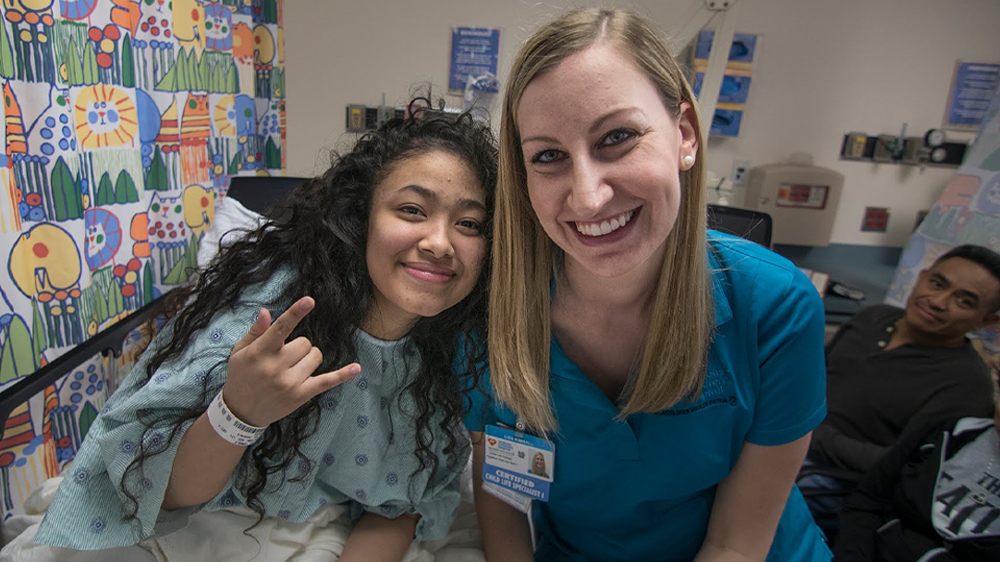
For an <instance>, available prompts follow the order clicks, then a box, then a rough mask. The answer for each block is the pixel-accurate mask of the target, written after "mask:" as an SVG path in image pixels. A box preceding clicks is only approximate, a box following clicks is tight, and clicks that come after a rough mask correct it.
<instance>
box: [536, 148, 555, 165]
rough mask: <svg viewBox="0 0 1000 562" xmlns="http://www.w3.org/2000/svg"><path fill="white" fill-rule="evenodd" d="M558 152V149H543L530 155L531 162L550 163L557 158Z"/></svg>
mask: <svg viewBox="0 0 1000 562" xmlns="http://www.w3.org/2000/svg"><path fill="white" fill-rule="evenodd" d="M559 158H560V154H559V151H558V150H552V149H549V150H543V151H541V152H539V153H537V154H535V155H534V156H532V157H531V163H532V164H551V163H552V162H555V161H557V160H559Z"/></svg>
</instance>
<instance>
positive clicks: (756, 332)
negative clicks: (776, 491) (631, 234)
mask: <svg viewBox="0 0 1000 562" xmlns="http://www.w3.org/2000/svg"><path fill="white" fill-rule="evenodd" d="M709 250H710V251H709V260H710V266H711V267H712V274H713V275H712V276H713V285H714V297H715V317H716V324H717V327H716V328H717V331H716V335H715V339H714V341H713V344H712V346H711V351H710V355H709V361H708V369H707V373H706V377H705V383H704V388H703V391H702V393H701V395H700V396H699V397H698V398H697V399H693V400H686V401H683V402H681V403H679V404H677V405H675V406H674V407H672V408H669V409H667V410H664V411H662V412H658V413H655V414H645V413H643V414H636V415H632V416H630V417H629V418H628V419H626V420H625V421H622V422H619V421H616V420H615V416H616V415H617V413H618V410H617V408H616V406H615V405H614V404H612V403H611V401H609V400H608V398H607V397H606V396H605V395H604V394H603V393H602V392H601V390H600V389H599V388H598V387H597V386H596V385H595V384H594V383H593V382H591V381H590V379H588V378H587V376H586V375H585V374H584V373H583V372H582V371H581V370H580V369H579V368H578V367H577V366H576V365H575V364H573V362H572V361H571V360H570V359H569V358H567V357H566V355H565V353H564V352H563V350H562V347H561V346H560V345H559V342H558V341H557V340H556V339H555V338H554V337H553V338H552V342H551V353H550V355H551V359H550V365H551V367H550V368H551V376H550V396H551V400H552V403H553V407H554V410H555V414H556V418H557V420H558V423H559V432H558V433H557V434H555V435H554V436H553V441H554V442H555V468H554V482H553V484H552V487H551V491H550V494H551V495H550V499H549V501H548V502H547V503H542V502H538V501H536V502H534V505H533V519H534V523H535V528H536V532H537V534H538V537H539V542H538V547H537V549H536V553H535V559H536V560H545V561H558V560H599V561H602V562H604V561H606V562H611V561H616V560H623V561H624V560H643V561H658V560H659V561H681V560H691V559H693V558H694V556H695V555H696V554H697V553H698V550H699V549H700V548H701V544H702V542H703V540H704V538H705V533H706V531H707V528H708V520H709V516H710V514H711V510H712V502H713V500H714V498H715V491H716V486H717V485H718V484H719V482H720V481H722V480H723V479H724V478H725V477H726V476H727V475H728V474H729V471H730V470H731V469H732V467H733V466H734V465H735V464H736V460H737V459H738V458H739V454H740V451H741V449H742V447H743V443H744V442H750V443H754V444H756V445H763V446H770V445H781V444H785V443H789V442H792V441H795V440H796V439H798V438H800V437H802V436H804V435H805V434H807V433H808V432H809V431H811V430H812V429H813V428H814V427H815V426H816V425H818V424H819V423H820V422H821V421H822V420H823V418H824V416H825V415H826V398H825V392H826V371H825V363H824V358H823V338H824V334H823V327H824V313H823V305H822V301H821V299H820V297H819V294H818V293H817V291H816V289H815V288H814V287H813V285H812V284H811V283H810V281H809V280H808V279H807V278H806V277H805V275H803V274H802V273H801V272H800V271H799V270H798V269H797V268H796V267H795V266H794V265H793V264H792V263H791V262H789V261H788V260H786V259H784V258H782V257H780V256H778V255H776V254H774V253H772V252H770V251H768V250H766V249H764V248H762V247H760V246H757V245H755V244H753V243H750V242H746V241H744V240H742V239H739V238H733V237H729V236H726V235H723V234H720V233H716V232H710V233H709ZM483 388H486V389H491V388H492V387H491V386H490V383H489V378H488V376H487V377H486V378H485V379H484V384H483ZM471 395H472V398H471V404H470V410H469V414H468V416H467V417H466V420H465V421H466V426H467V427H468V428H469V429H470V430H473V431H483V429H484V427H485V425H486V424H496V423H500V424H504V425H508V426H511V427H513V426H514V424H515V423H516V421H517V420H516V416H514V414H513V413H512V412H511V411H510V410H509V409H507V408H506V407H504V406H503V405H501V404H499V403H497V402H496V401H495V400H492V399H488V398H487V397H486V396H484V395H483V394H482V393H480V392H473V393H471ZM482 525H484V526H487V525H489V521H482ZM831 557H832V555H831V553H830V550H829V548H827V545H826V541H825V538H824V537H823V535H822V532H821V531H820V530H819V528H818V527H816V525H815V523H814V522H813V519H812V516H811V515H810V514H809V511H808V509H807V508H806V505H805V502H804V500H803V499H802V496H801V494H800V493H799V491H798V489H797V488H793V490H792V494H791V496H790V497H789V500H788V502H787V504H786V506H785V510H784V513H783V515H782V518H781V521H780V523H779V525H778V530H777V532H776V535H775V539H774V542H773V544H772V547H771V551H770V554H769V556H768V558H767V560H768V561H769V562H777V561H795V562H799V561H806V562H811V561H828V560H830V559H831Z"/></svg>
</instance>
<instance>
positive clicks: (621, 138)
mask: <svg viewBox="0 0 1000 562" xmlns="http://www.w3.org/2000/svg"><path fill="white" fill-rule="evenodd" d="M634 136H635V131H633V130H631V129H615V130H614V131H611V132H609V133H608V134H606V135H604V138H603V139H601V144H602V145H604V146H614V145H617V144H621V143H623V142H625V141H627V140H629V139H631V138H632V137H634Z"/></svg>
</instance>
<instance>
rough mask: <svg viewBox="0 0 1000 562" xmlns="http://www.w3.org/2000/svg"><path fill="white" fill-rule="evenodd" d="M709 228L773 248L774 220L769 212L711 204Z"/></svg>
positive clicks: (709, 207)
mask: <svg viewBox="0 0 1000 562" xmlns="http://www.w3.org/2000/svg"><path fill="white" fill-rule="evenodd" d="M708 228H710V229H712V230H718V231H719V232H724V233H726V234H732V235H733V236H739V237H740V238H745V239H747V240H749V241H751V242H756V243H757V244H760V245H761V246H764V247H765V248H768V249H770V248H771V230H772V221H771V215H769V214H767V213H762V212H760V211H751V210H749V209H739V208H737V207H724V206H722V205H709V206H708Z"/></svg>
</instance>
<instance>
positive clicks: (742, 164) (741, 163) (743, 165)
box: [731, 160, 750, 187]
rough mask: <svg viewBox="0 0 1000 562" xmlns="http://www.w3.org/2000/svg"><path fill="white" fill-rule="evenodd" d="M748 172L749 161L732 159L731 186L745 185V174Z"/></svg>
mask: <svg viewBox="0 0 1000 562" xmlns="http://www.w3.org/2000/svg"><path fill="white" fill-rule="evenodd" d="M749 174H750V162H749V161H747V160H733V175H732V178H731V179H732V181H733V187H745V186H746V184H747V176H748V175H749Z"/></svg>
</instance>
